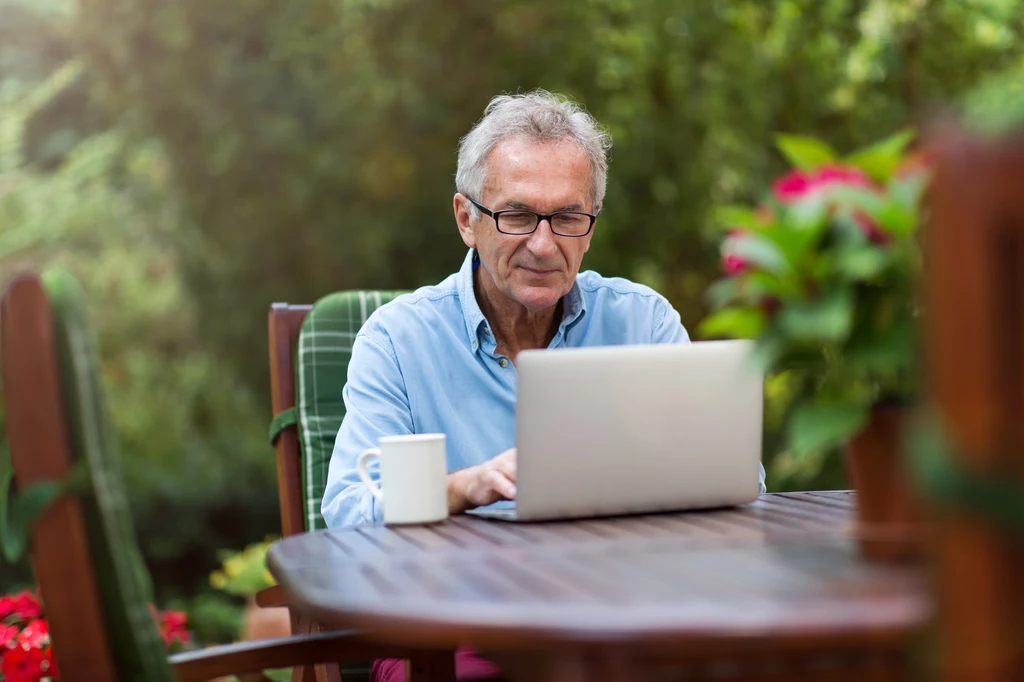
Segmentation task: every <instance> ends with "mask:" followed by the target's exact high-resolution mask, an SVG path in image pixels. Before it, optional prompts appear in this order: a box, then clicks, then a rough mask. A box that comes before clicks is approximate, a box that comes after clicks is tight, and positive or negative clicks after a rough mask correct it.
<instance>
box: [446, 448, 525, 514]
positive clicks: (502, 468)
mask: <svg viewBox="0 0 1024 682" xmlns="http://www.w3.org/2000/svg"><path fill="white" fill-rule="evenodd" d="M515 497H516V449H515V448H512V449H511V450H506V451H505V452H503V453H501V454H500V455H498V456H497V457H495V458H494V459H491V460H489V461H487V462H484V463H483V464H477V465H476V466H472V467H468V468H466V469H460V470H459V471H456V472H454V473H451V474H448V512H449V513H451V514H460V513H462V512H464V511H466V510H467V509H472V508H473V507H484V506H487V505H489V504H491V503H493V502H497V501H498V500H514V499H515Z"/></svg>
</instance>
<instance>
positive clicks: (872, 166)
mask: <svg viewBox="0 0 1024 682" xmlns="http://www.w3.org/2000/svg"><path fill="white" fill-rule="evenodd" d="M913 139H914V131H913V130H910V129H907V130H901V131H900V132H898V133H895V134H894V135H890V136H889V137H887V138H885V139H884V140H881V141H879V142H876V143H875V144H873V145H871V146H869V147H865V148H864V149H861V150H859V151H856V152H854V153H853V154H850V155H849V156H848V157H847V158H846V162H847V163H849V164H851V165H853V166H857V167H858V168H860V169H861V170H863V171H864V172H865V173H867V174H868V175H870V176H871V177H872V178H874V179H875V180H877V181H879V182H885V181H887V180H888V179H889V176H891V175H892V172H893V171H894V170H895V169H896V167H897V166H899V164H900V162H901V161H902V160H903V153H904V151H905V150H906V147H907V145H908V144H910V141H911V140H913Z"/></svg>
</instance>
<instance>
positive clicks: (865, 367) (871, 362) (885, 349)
mask: <svg viewBox="0 0 1024 682" xmlns="http://www.w3.org/2000/svg"><path fill="white" fill-rule="evenodd" d="M915 329H916V327H915V324H914V321H913V320H911V319H909V317H907V318H904V319H902V320H899V321H897V322H896V324H894V325H893V326H892V328H890V329H888V330H885V331H884V332H881V333H875V334H865V337H864V338H863V339H858V340H856V341H854V342H852V343H851V344H850V347H849V349H848V350H847V352H846V360H847V362H848V363H849V364H850V365H851V366H855V367H856V368H857V369H858V370H859V371H861V372H863V373H883V374H895V373H898V372H903V371H906V370H908V369H910V368H911V367H912V366H913V365H914V341H915V338H916V337H915V333H914V332H915Z"/></svg>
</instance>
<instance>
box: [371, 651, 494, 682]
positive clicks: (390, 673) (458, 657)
mask: <svg viewBox="0 0 1024 682" xmlns="http://www.w3.org/2000/svg"><path fill="white" fill-rule="evenodd" d="M500 676H501V671H500V670H498V667H497V666H496V665H494V664H493V663H491V662H490V661H488V660H487V659H484V658H481V657H480V655H479V654H478V653H476V652H475V651H473V650H472V649H470V648H469V647H459V648H458V649H457V650H456V651H455V679H457V680H490V679H496V678H499V677H500ZM370 680H371V682H405V661H404V660H402V659H400V658H381V659H378V660H376V661H374V662H373V669H372V670H371V672H370Z"/></svg>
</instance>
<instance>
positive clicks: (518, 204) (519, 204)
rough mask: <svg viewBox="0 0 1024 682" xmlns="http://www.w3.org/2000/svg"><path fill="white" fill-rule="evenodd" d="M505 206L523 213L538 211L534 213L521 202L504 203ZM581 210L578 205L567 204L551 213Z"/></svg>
mask: <svg viewBox="0 0 1024 682" xmlns="http://www.w3.org/2000/svg"><path fill="white" fill-rule="evenodd" d="M505 205H506V206H508V207H509V208H516V209H522V210H524V211H532V212H533V213H539V211H534V210H533V209H532V208H530V207H529V206H527V205H526V204H524V203H522V202H521V201H506V202H505ZM582 210H583V208H582V207H581V206H580V205H579V204H568V205H565V206H562V207H561V208H558V209H555V210H554V211H552V213H561V212H562V211H573V212H579V211H582Z"/></svg>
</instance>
